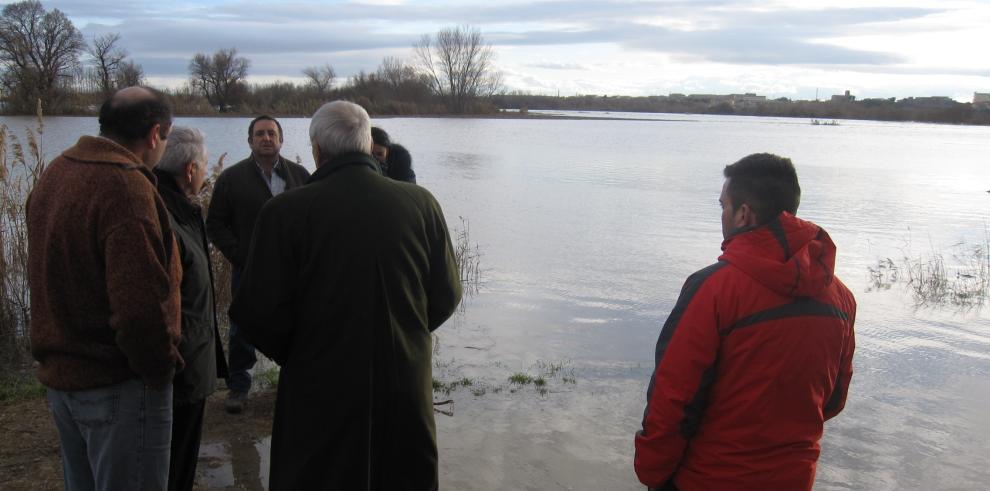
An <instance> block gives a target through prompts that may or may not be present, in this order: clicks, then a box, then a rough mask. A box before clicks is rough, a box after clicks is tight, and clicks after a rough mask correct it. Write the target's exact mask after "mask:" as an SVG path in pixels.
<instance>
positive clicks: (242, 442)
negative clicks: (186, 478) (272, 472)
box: [196, 436, 272, 491]
mask: <svg viewBox="0 0 990 491" xmlns="http://www.w3.org/2000/svg"><path fill="white" fill-rule="evenodd" d="M271 440H272V439H271V437H270V436H267V437H264V438H262V439H260V440H259V439H255V438H252V437H250V436H245V437H244V438H236V439H232V440H230V441H224V442H203V445H202V446H201V447H200V450H199V467H198V468H197V469H196V482H197V484H198V486H202V487H205V488H206V489H229V488H235V489H241V490H247V491H261V490H267V489H268V469H269V463H270V453H271Z"/></svg>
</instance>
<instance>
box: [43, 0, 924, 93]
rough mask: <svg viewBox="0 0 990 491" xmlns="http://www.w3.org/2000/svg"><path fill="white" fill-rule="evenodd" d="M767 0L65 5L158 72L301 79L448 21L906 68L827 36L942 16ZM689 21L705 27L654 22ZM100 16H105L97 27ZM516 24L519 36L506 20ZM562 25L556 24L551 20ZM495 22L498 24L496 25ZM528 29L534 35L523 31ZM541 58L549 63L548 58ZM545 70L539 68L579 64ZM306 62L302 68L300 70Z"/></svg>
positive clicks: (542, 40) (684, 52) (358, 62)
mask: <svg viewBox="0 0 990 491" xmlns="http://www.w3.org/2000/svg"><path fill="white" fill-rule="evenodd" d="M764 5H765V3H764V2H760V1H757V0H702V1H684V0H673V1H632V2H626V1H605V2H602V1H593V0H563V1H552V2H551V1H535V2H533V1H531V2H517V3H505V2H495V3H493V4H474V3H470V2H468V3H461V4H454V5H450V4H438V3H432V2H431V3H430V4H427V5H423V4H416V5H412V4H408V5H397V6H386V5H372V4H357V3H344V4H331V5H327V4H324V3H322V2H316V1H295V2H288V3H278V4H272V3H271V2H261V1H254V0H251V1H236V2H219V3H216V4H210V3H195V2H188V3H181V2H179V3H175V2H173V3H170V4H163V3H161V2H150V1H146V0H136V1H132V2H128V3H126V4H119V3H116V2H105V1H96V0H72V1H69V0H55V1H51V2H46V6H47V7H57V8H59V9H61V10H63V11H64V12H66V14H67V15H69V16H70V17H71V18H74V19H86V20H88V21H90V22H91V23H87V24H86V25H80V26H79V27H81V28H82V30H83V32H84V34H85V35H86V36H87V37H91V36H93V35H94V34H98V33H102V32H119V33H120V34H121V35H122V43H123V44H124V46H125V47H126V48H127V49H128V50H129V51H130V52H131V54H132V57H133V58H134V59H135V60H136V61H138V62H139V63H141V64H142V65H144V67H145V71H146V72H147V73H149V74H150V75H172V76H175V75H184V74H185V73H186V65H187V63H188V60H189V59H190V58H191V57H192V55H193V54H194V53H196V52H212V51H214V50H216V49H218V48H227V47H236V48H237V49H238V51H239V52H240V53H241V54H242V55H243V56H246V57H248V58H249V59H251V60H252V70H251V73H252V74H259V75H262V74H264V75H278V74H280V73H281V74H285V75H295V74H297V73H298V70H300V69H301V68H302V67H303V66H307V65H313V64H318V63H322V62H323V61H327V60H329V61H331V62H332V63H333V64H334V65H335V66H337V67H338V72H340V74H341V75H344V76H346V75H349V74H352V73H355V72H356V71H358V70H360V69H365V70H373V69H374V67H375V66H377V63H378V62H379V61H380V55H381V54H382V53H388V54H397V55H399V56H403V55H405V56H408V54H409V53H410V47H411V45H412V43H413V42H415V41H416V40H417V39H418V38H419V36H420V35H421V34H423V33H426V32H432V31H435V30H436V29H437V28H438V27H440V26H449V25H459V24H473V25H476V26H478V27H480V28H482V29H483V32H484V34H485V37H486V39H487V40H488V41H490V42H492V43H493V44H495V45H496V46H500V45H502V46H566V45H581V44H589V43H611V44H616V45H619V46H623V47H625V48H627V49H630V50H640V51H653V52H663V53H669V54H671V55H673V56H675V57H677V58H678V59H681V60H688V61H709V62H721V63H735V64H774V65H788V64H793V65H872V66H882V65H891V64H897V63H900V62H902V61H903V59H902V57H901V56H899V55H897V54H893V53H878V52H870V51H865V50H857V49H851V48H845V47H838V46H833V45H829V44H823V43H821V42H816V40H819V39H828V38H830V37H837V36H843V35H850V34H855V33H863V32H874V31H876V30H878V29H882V28H883V27H884V24H888V23H894V22H896V21H904V20H910V19H918V18H922V17H925V16H928V15H932V14H935V13H938V12H939V11H938V10H935V9H919V8H851V9H822V10H776V11H773V10H770V11H767V10H765V9H759V10H756V9H751V8H752V7H762V6H764ZM654 18H663V19H667V20H682V21H686V22H690V23H692V25H694V26H696V28H695V29H694V30H690V31H688V30H675V29H671V28H664V27H658V26H649V25H644V24H643V22H644V21H645V20H649V19H654ZM97 22H100V23H97ZM510 25H511V26H513V28H514V29H513V30H512V31H509V30H508V29H507V28H505V27H504V26H510ZM549 25H552V26H556V27H554V28H549V27H547V26H549ZM486 26H487V27H486ZM520 27H521V28H522V32H518V31H516V28H520ZM537 65H540V64H537ZM537 65H533V67H534V68H550V69H578V68H577V67H565V66H550V65H552V63H551V64H544V65H546V66H537ZM291 67H296V68H291Z"/></svg>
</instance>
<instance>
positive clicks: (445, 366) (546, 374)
mask: <svg viewBox="0 0 990 491" xmlns="http://www.w3.org/2000/svg"><path fill="white" fill-rule="evenodd" d="M434 351H435V352H437V351H438V350H436V349H435V350H434ZM433 365H434V368H436V369H438V371H439V372H440V376H441V378H444V377H451V378H452V380H450V381H445V380H442V379H440V378H437V376H436V375H434V377H433V393H434V394H440V395H443V396H451V395H452V394H455V393H457V392H459V391H461V390H462V389H463V390H465V391H470V392H471V395H473V396H475V397H481V396H483V395H486V394H489V393H491V394H498V393H501V392H502V391H503V390H505V391H508V393H510V394H515V393H517V392H519V391H520V390H522V389H524V388H525V387H527V386H532V387H533V389H534V390H535V392H536V393H537V394H539V395H540V396H541V397H546V396H547V395H548V394H549V393H550V392H551V391H552V387H553V385H554V384H553V382H554V381H559V384H557V386H558V387H561V386H565V385H568V384H570V385H575V384H577V377H576V375H575V373H574V368H573V367H572V366H571V362H570V360H558V361H543V360H538V361H537V362H536V363H535V364H534V365H533V366H532V367H531V368H530V370H526V371H519V372H513V373H512V374H510V375H509V376H508V377H507V378H505V379H504V380H505V382H497V381H496V380H497V379H496V380H481V379H478V378H469V377H465V376H462V375H458V374H459V368H460V367H458V366H457V365H456V360H454V359H446V360H442V359H439V358H436V359H435V360H434V362H433ZM452 402H453V401H452V400H444V401H437V402H434V404H436V405H439V404H451V403H452ZM438 411H439V412H441V413H443V414H447V415H451V414H452V411H451V410H445V411H440V410H438Z"/></svg>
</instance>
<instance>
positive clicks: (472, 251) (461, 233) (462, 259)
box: [454, 217, 483, 306]
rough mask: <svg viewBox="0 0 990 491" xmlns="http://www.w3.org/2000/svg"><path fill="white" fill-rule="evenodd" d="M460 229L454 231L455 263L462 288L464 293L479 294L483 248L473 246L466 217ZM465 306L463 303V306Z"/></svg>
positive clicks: (481, 279)
mask: <svg viewBox="0 0 990 491" xmlns="http://www.w3.org/2000/svg"><path fill="white" fill-rule="evenodd" d="M458 218H460V219H461V225H460V227H459V228H455V229H454V262H456V263H457V269H458V270H459V271H460V272H461V286H462V287H463V288H464V293H467V294H469V295H470V294H474V293H478V289H479V288H480V287H481V285H482V282H483V278H482V270H481V247H480V246H478V244H477V243H475V244H474V245H473V246H472V245H471V224H470V223H469V222H468V221H467V219H465V218H464V217H458ZM461 305H462V306H463V305H464V304H463V303H462V304H461Z"/></svg>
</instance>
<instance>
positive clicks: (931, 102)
mask: <svg viewBox="0 0 990 491" xmlns="http://www.w3.org/2000/svg"><path fill="white" fill-rule="evenodd" d="M897 104H898V105H899V106H906V107H915V108H923V109H948V108H950V107H954V106H955V105H956V104H959V103H958V102H956V100H955V99H953V98H951V97H945V96H932V97H908V98H906V99H901V100H899V101H897Z"/></svg>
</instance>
